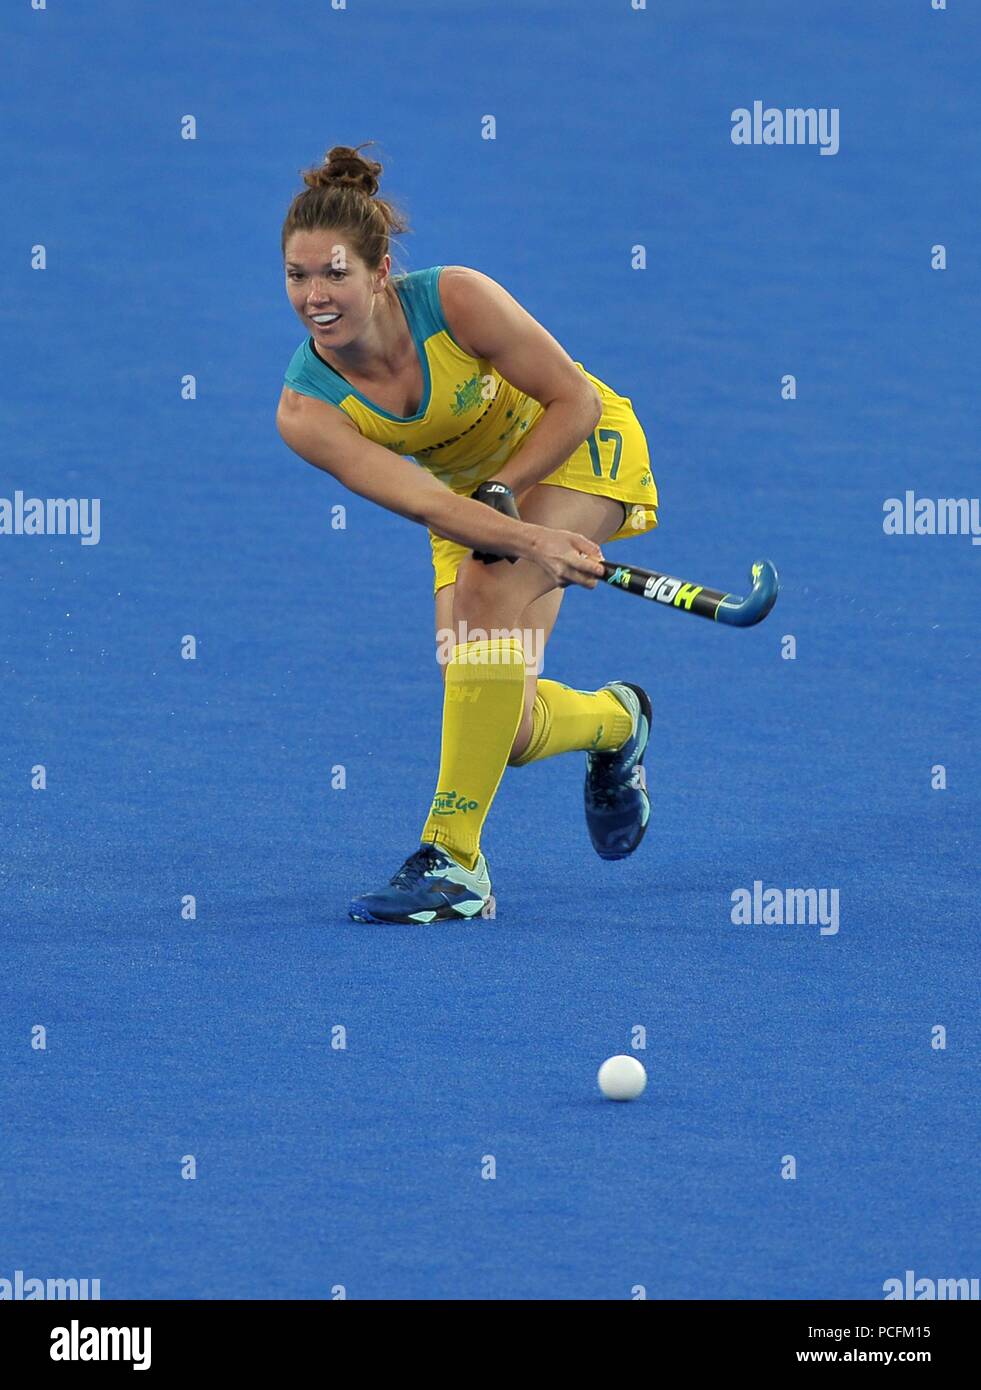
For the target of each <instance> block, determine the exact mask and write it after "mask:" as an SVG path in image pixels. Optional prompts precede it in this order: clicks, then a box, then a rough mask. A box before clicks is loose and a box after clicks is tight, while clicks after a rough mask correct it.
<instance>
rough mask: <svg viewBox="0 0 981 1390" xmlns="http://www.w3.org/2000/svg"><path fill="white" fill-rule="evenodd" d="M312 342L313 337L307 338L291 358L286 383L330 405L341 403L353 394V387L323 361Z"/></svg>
mask: <svg viewBox="0 0 981 1390" xmlns="http://www.w3.org/2000/svg"><path fill="white" fill-rule="evenodd" d="M312 343H313V339H312V338H307V340H306V342H304V343H301V344H300V346H299V347H298V348H297V350H296V352H294V354H293V356H292V357H291V358H290V364H289V366H288V367H287V368H286V376H285V378H284V380H285V382H286V385H287V386H290V387H292V389H293V390H294V391H299V392H300V394H301V395H302V396H316V397H317V398H318V400H321V401H326V402H327V403H328V405H340V404H341V402H342V401H345V400H347V398H348V396H350V395H351V393H352V389H353V388H352V387H351V386H350V385H349V383H348V382H346V381H345V380H344V378H343V377H342V376H339V375H338V374H337V372H332V371H331V369H330V368H329V367H328V366H327V364H326V363H325V362H323V361H321V359H320V358H319V357H318V356H317V354H316V353H315V352H314V350H313V347H312Z"/></svg>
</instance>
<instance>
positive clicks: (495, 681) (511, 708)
mask: <svg viewBox="0 0 981 1390" xmlns="http://www.w3.org/2000/svg"><path fill="white" fill-rule="evenodd" d="M524 703H525V657H524V651H523V650H522V646H521V643H520V642H519V641H518V640H517V638H514V637H506V638H490V639H489V640H485V641H477V642H461V643H459V644H458V645H457V646H455V647H454V648H453V654H452V656H451V657H450V660H449V663H448V664H447V667H446V686H445V690H444V693H443V739H442V752H441V756H440V763H439V781H438V782H437V784H436V795H435V796H434V797H433V804H432V809H431V810H430V812H429V817H428V819H427V820H426V824H425V825H424V826H423V828H422V835H421V836H420V838H421V839H423V840H430V841H432V842H433V843H434V844H438V845H442V847H443V848H444V849H446V850H447V851H448V852H449V853H450V854H452V856H453V857H454V859H456V860H458V862H459V863H461V864H462V865H463V866H464V868H466V869H473V868H475V867H476V864H477V860H478V858H479V856H480V832H481V830H482V829H483V825H484V821H485V820H486V819H487V812H488V811H489V810H490V806H491V802H492V801H493V800H494V796H495V793H496V792H497V788H498V786H499V785H500V781H501V778H502V777H503V775H504V769H505V768H506V767H507V762H508V757H509V755H510V752H511V747H512V745H513V743H514V736H515V734H516V733H517V732H518V725H519V724H520V723H521V714H522V711H523V709H524Z"/></svg>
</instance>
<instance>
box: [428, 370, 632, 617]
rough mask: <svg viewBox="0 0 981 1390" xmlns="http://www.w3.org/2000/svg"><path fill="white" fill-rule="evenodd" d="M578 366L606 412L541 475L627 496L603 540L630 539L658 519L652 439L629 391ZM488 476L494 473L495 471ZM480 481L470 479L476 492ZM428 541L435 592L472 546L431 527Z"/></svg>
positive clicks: (451, 578)
mask: <svg viewBox="0 0 981 1390" xmlns="http://www.w3.org/2000/svg"><path fill="white" fill-rule="evenodd" d="M576 366H578V367H579V368H580V369H581V370H582V371H583V372H584V374H585V375H586V376H587V377H589V380H590V381H591V382H592V383H593V385H594V386H595V387H596V389H597V390H598V391H599V393H600V395H601V396H602V398H603V415H602V418H601V420H600V422H599V424H598V425H597V426H596V429H595V430H594V431H593V433H592V434H591V435H590V437H589V439H587V440H586V441H585V443H583V444H581V445H580V446H579V448H578V449H577V450H576V452H575V453H574V454H573V455H572V457H571V458H568V459H566V461H565V463H563V464H561V465H560V467H558V468H557V469H556V470H555V472H554V473H550V474H549V475H548V477H547V478H542V480H541V481H542V483H543V484H552V485H553V486H555V487H567V488H571V489H572V490H573V491H574V492H589V493H592V494H593V495H594V496H597V497H612V498H613V499H614V500H615V501H617V502H622V503H623V506H624V511H625V519H624V523H623V525H622V526H621V527H620V529H619V530H618V531H617V532H615V534H614V535H612V536H610V537H609V540H608V541H606V542H604V544H607V545H608V544H609V541H619V540H626V538H627V537H628V536H640V535H643V533H644V532H645V531H652V530H653V529H654V527H655V526H656V525H657V507H658V496H657V484H656V483H655V481H654V476H653V474H652V473H651V465H650V453H649V451H648V448H647V439H646V437H645V435H644V430H643V427H642V426H641V423H640V421H639V420H638V419H637V416H636V415H635V414H634V408H633V405H632V403H631V402H630V401H629V400H628V399H627V397H626V396H618V395H617V394H616V392H615V391H612V390H611V389H610V387H609V386H607V385H605V383H604V382H602V381H600V380H599V379H598V378H597V377H595V376H592V375H590V373H589V372H587V371H586V370H585V368H584V367H582V364H581V363H579V362H577V363H576ZM533 432H534V431H533V429H532V430H530V431H529V433H528V436H525V437H526V438H527V437H530V436H531V434H533ZM522 442H523V441H522ZM518 447H519V448H520V445H519V446H518ZM512 457H513V455H512ZM502 467H503V464H499V465H498V468H497V470H495V471H499V470H500V468H502ZM488 476H491V477H493V476H494V474H493V473H491V474H489V475H488ZM475 486H476V484H473V485H471V487H470V491H471V492H472V491H473V489H474V487H475ZM429 543H430V546H431V547H432V552H433V570H434V571H435V580H434V583H433V593H438V592H439V591H440V589H442V588H444V587H445V586H446V585H447V584H452V583H453V582H454V581H455V579H456V572H457V569H458V567H459V565H460V561H461V560H462V559H463V557H464V556H465V555H468V554H469V553H470V552H469V550H468V549H467V547H466V546H465V545H460V544H459V543H458V542H457V541H448V540H447V539H446V538H445V537H444V536H435V535H433V533H432V531H430V533H429Z"/></svg>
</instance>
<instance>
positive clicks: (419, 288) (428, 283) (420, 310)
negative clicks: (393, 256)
mask: <svg viewBox="0 0 981 1390" xmlns="http://www.w3.org/2000/svg"><path fill="white" fill-rule="evenodd" d="M442 269H443V267H442V266H441V265H434V266H430V267H429V269H428V270H413V271H411V272H410V273H409V274H408V275H402V276H397V277H395V278H396V287H397V289H398V292H399V294H400V295H401V297H402V302H403V304H405V305H406V315H407V317H408V319H409V322H410V324H411V325H412V329H413V336H414V338H415V339H416V341H417V342H418V343H420V344H422V343H424V342H425V341H426V339H427V338H431V337H432V336H433V334H434V333H448V332H449V329H448V328H447V326H446V319H445V318H444V317H443V306H442V304H441V303H440V300H439V273H440V271H441V270H442Z"/></svg>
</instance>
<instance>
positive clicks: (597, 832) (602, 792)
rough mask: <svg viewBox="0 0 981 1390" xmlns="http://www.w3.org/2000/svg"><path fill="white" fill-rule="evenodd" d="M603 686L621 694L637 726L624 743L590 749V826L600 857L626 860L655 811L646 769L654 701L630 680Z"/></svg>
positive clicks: (587, 799)
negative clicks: (610, 749) (609, 748)
mask: <svg viewBox="0 0 981 1390" xmlns="http://www.w3.org/2000/svg"><path fill="white" fill-rule="evenodd" d="M603 689H604V690H610V691H612V692H613V694H614V695H615V696H616V697H617V699H618V700H619V701H620V703H621V704H622V705H623V707H624V708H625V709H626V711H627V713H628V714H629V715H630V716H631V718H632V719H633V729H632V731H631V733H630V736H629V738H628V739H627V741H626V743H625V744H624V745H623V747H622V748H617V749H616V750H615V751H614V752H607V753H600V752H596V753H587V754H586V786H585V791H584V799H585V803H586V825H587V826H588V828H589V838H590V839H591V840H592V842H593V849H594V850H595V851H596V853H597V854H598V855H599V857H600V858H601V859H626V857H627V855H628V854H633V852H634V850H635V849H636V848H637V846H638V845H639V844H640V842H641V840H642V839H643V838H644V831H645V830H646V829H647V822H648V820H649V819H650V814H651V802H650V797H649V796H648V795H647V779H646V775H645V772H644V750H645V749H646V748H647V740H648V739H649V738H650V736H651V702H650V700H649V699H648V696H647V692H646V691H645V690H642V689H641V687H640V686H639V685H631V684H630V683H629V682H628V681H610V682H609V683H608V684H607V685H605V686H604V687H603Z"/></svg>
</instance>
